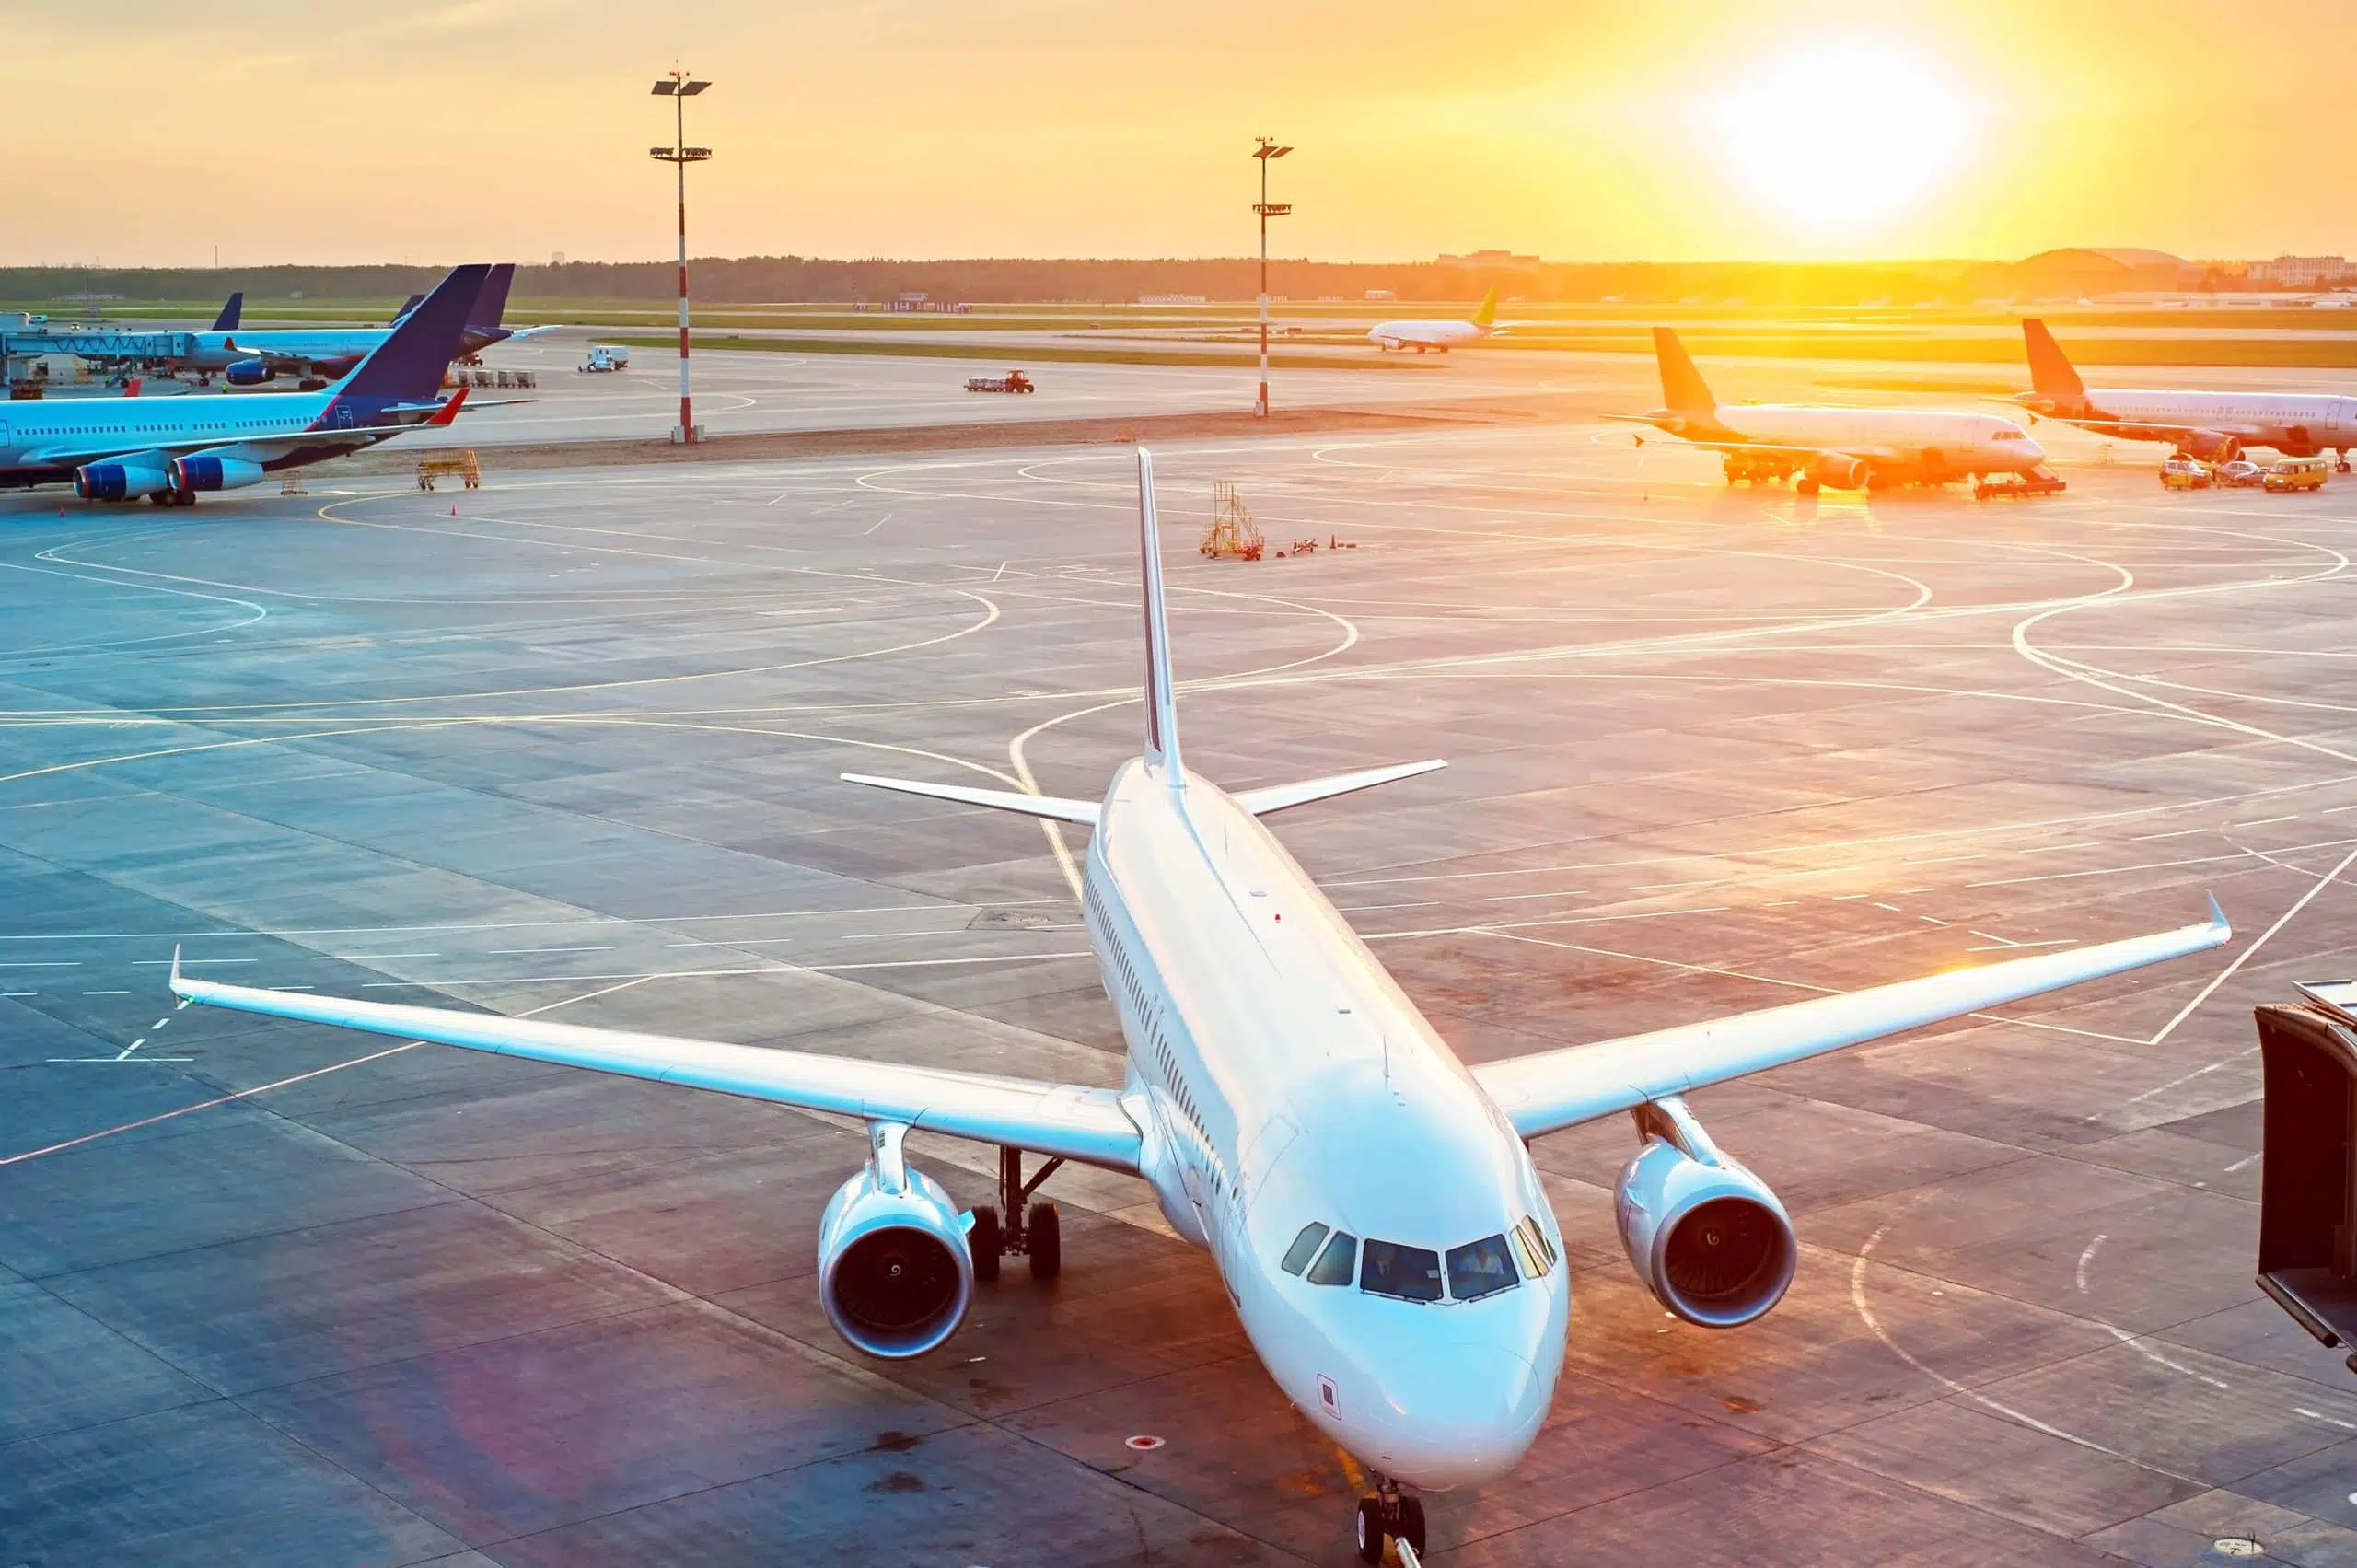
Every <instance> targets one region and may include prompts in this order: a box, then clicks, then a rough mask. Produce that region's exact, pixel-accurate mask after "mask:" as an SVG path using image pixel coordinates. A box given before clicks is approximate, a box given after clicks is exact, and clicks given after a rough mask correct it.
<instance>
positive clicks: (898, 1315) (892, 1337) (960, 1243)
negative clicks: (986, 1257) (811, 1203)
mask: <svg viewBox="0 0 2357 1568" xmlns="http://www.w3.org/2000/svg"><path fill="white" fill-rule="evenodd" d="M907 1132H908V1129H907V1128H905V1127H902V1126H900V1125H899V1124H898V1123H893V1122H878V1123H877V1124H876V1125H875V1126H874V1127H872V1128H870V1129H869V1132H868V1162H867V1166H866V1168H865V1169H864V1170H861V1171H860V1172H859V1173H858V1174H856V1175H854V1176H853V1178H852V1179H850V1180H848V1181H846V1182H844V1183H843V1184H842V1186H841V1187H840V1188H838V1189H836V1191H835V1195H834V1197H833V1198H831V1199H830V1200H829V1201H828V1203H827V1212H826V1214H825V1215H824V1216H822V1217H821V1218H820V1220H819V1304H820V1305H821V1306H823V1307H825V1308H826V1309H827V1320H828V1321H829V1322H830V1323H832V1324H833V1325H834V1326H835V1332H837V1333H838V1334H841V1335H842V1337H843V1339H844V1340H845V1341H846V1342H848V1343H850V1344H851V1346H852V1347H853V1349H855V1350H863V1351H865V1352H866V1353H868V1354H870V1355H875V1356H883V1357H887V1358H888V1359H891V1360H895V1361H900V1360H906V1359H907V1358H908V1357H910V1356H916V1355H923V1354H924V1353H926V1352H927V1351H929V1350H933V1349H935V1348H936V1347H937V1346H939V1345H940V1344H941V1342H943V1341H944V1340H946V1339H947V1338H948V1337H949V1336H950V1335H952V1334H954V1333H956V1332H957V1331H958V1324H959V1323H960V1322H962V1321H964V1319H965V1317H966V1307H967V1306H968V1304H969V1303H970V1302H971V1301H972V1300H973V1296H974V1259H973V1254H972V1252H971V1251H970V1249H969V1248H968V1247H967V1243H966V1226H967V1219H966V1216H965V1215H964V1214H962V1213H960V1212H959V1210H958V1206H957V1205H956V1204H955V1203H953V1202H950V1201H949V1194H948V1193H946V1192H945V1191H942V1190H941V1184H940V1183H939V1182H937V1181H935V1180H934V1179H932V1178H931V1177H929V1176H926V1175H925V1174H923V1172H922V1171H918V1170H915V1169H912V1168H911V1167H910V1166H909V1164H908V1162H907V1160H906V1159H905V1158H903V1157H902V1155H901V1152H900V1140H901V1139H902V1138H903V1137H904V1136H905V1135H906V1134H907Z"/></svg>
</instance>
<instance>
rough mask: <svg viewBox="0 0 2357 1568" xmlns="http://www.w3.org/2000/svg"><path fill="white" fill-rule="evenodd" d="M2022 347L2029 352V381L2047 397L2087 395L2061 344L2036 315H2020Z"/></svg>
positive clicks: (2073, 398)
mask: <svg viewBox="0 0 2357 1568" xmlns="http://www.w3.org/2000/svg"><path fill="white" fill-rule="evenodd" d="M2022 347H2023V349H2024V350H2025V351H2026V352H2027V354H2029V384H2030V385H2031V386H2032V387H2034V388H2036V389H2038V391H2040V392H2043V393H2044V394H2045V395H2046V396H2048V397H2049V398H2055V399H2059V400H2061V401H2066V402H2076V401H2078V400H2080V399H2081V398H2084V397H2085V396H2086V395H2087V387H2086V383H2085V382H2084V381H2082V380H2080V379H2079V373H2078V372H2077V371H2075V370H2073V369H2072V368H2071V361H2070V358H2069V356H2068V355H2066V354H2063V352H2062V345H2061V343H2056V342H2055V341H2054V334H2053V333H2052V332H2049V331H2047V330H2046V323H2045V322H2043V321H2041V320H2039V319H2038V318H2037V317H2035V316H2026V317H2024V318H2023V319H2022Z"/></svg>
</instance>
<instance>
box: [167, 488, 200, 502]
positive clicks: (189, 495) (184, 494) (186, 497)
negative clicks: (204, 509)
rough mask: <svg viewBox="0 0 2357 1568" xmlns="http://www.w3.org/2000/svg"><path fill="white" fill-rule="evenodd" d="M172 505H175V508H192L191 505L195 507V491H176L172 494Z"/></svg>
mask: <svg viewBox="0 0 2357 1568" xmlns="http://www.w3.org/2000/svg"><path fill="white" fill-rule="evenodd" d="M172 505H175V506H193V505H196V492H195V491H193V490H176V491H174V492H173V493H172Z"/></svg>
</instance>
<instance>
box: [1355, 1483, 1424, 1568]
mask: <svg viewBox="0 0 2357 1568" xmlns="http://www.w3.org/2000/svg"><path fill="white" fill-rule="evenodd" d="M1358 1532H1359V1533H1358V1546H1359V1561H1360V1562H1382V1561H1383V1545H1384V1542H1385V1541H1387V1540H1391V1541H1396V1542H1398V1543H1399V1560H1400V1562H1403V1563H1405V1564H1407V1565H1408V1568H1418V1565H1420V1564H1421V1563H1422V1562H1423V1560H1424V1504H1423V1500H1422V1498H1419V1497H1403V1496H1401V1495H1400V1494H1399V1482H1398V1481H1387V1480H1385V1479H1384V1478H1382V1477H1379V1476H1378V1477H1377V1478H1376V1492H1375V1495H1374V1496H1372V1497H1362V1498H1360V1499H1359V1519H1358Z"/></svg>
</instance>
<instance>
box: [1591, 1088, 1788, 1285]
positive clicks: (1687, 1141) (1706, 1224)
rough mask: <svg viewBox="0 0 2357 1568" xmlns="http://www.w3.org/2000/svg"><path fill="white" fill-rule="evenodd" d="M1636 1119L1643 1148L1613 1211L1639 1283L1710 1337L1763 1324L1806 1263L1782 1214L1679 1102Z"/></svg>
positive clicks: (1656, 1104) (1663, 1103)
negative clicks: (1799, 1266) (1795, 1272)
mask: <svg viewBox="0 0 2357 1568" xmlns="http://www.w3.org/2000/svg"><path fill="white" fill-rule="evenodd" d="M1635 1114H1636V1117H1637V1124H1638V1127H1639V1128H1640V1130H1641V1131H1642V1132H1643V1134H1644V1139H1645V1144H1644V1147H1643V1148H1642V1149H1639V1150H1638V1151H1637V1153H1636V1155H1635V1156H1633V1157H1632V1158H1631V1160H1630V1161H1629V1163H1628V1165H1627V1166H1625V1167H1622V1169H1621V1172H1620V1187H1619V1189H1618V1191H1617V1192H1616V1193H1615V1202H1614V1204H1613V1207H1614V1210H1615V1212H1616V1214H1617V1215H1618V1217H1619V1219H1620V1245H1621V1246H1623V1247H1625V1248H1627V1249H1628V1251H1629V1262H1630V1264H1631V1267H1633V1268H1634V1269H1635V1270H1636V1271H1637V1277H1638V1278H1639V1279H1641V1280H1643V1282H1644V1283H1645V1288H1646V1289H1647V1290H1649V1291H1651V1292H1653V1294H1654V1299H1655V1300H1656V1301H1658V1302H1660V1303H1661V1304H1662V1305H1663V1306H1664V1307H1668V1308H1669V1309H1670V1310H1671V1311H1672V1312H1675V1313H1677V1314H1678V1316H1679V1317H1680V1318H1685V1319H1686V1320H1687V1321H1688V1322H1689V1323H1694V1324H1698V1325H1700V1326H1701V1327H1702V1328H1705V1329H1736V1328H1741V1327H1742V1326H1743V1325H1744V1324H1746V1323H1752V1322H1757V1321H1758V1320H1759V1319H1760V1318H1764V1317H1766V1316H1767V1315H1768V1312H1769V1310H1770V1309H1771V1307H1774V1306H1775V1305H1776V1303H1778V1302H1779V1301H1782V1299H1783V1298H1784V1291H1785V1289H1786V1287H1788V1286H1789V1285H1791V1283H1793V1270H1794V1267H1795V1266H1797V1264H1798V1263H1799V1261H1800V1243H1799V1242H1798V1240H1797V1239H1796V1238H1795V1237H1794V1235H1793V1222H1792V1219H1791V1216H1789V1215H1787V1214H1785V1213H1784V1205H1783V1204H1782V1203H1781V1202H1777V1200H1776V1194H1775V1193H1773V1192H1771V1191H1769V1189H1768V1184H1767V1183H1766V1182H1764V1181H1762V1180H1760V1179H1759V1178H1758V1177H1756V1176H1754V1175H1752V1174H1751V1172H1750V1171H1748V1170H1747V1169H1745V1168H1744V1167H1743V1166H1742V1164H1741V1163H1739V1162H1738V1161H1736V1160H1733V1159H1730V1158H1728V1157H1727V1156H1724V1155H1723V1154H1721V1153H1720V1152H1719V1150H1718V1146H1717V1145H1716V1144H1713V1143H1712V1142H1711V1137H1710V1134H1709V1133H1707V1132H1703V1131H1702V1127H1701V1123H1700V1122H1698V1121H1695V1120H1694V1116H1693V1113H1692V1112H1691V1111H1689V1110H1688V1109H1686V1106H1685V1103H1684V1102H1683V1101H1681V1100H1678V1099H1677V1098H1665V1099H1659V1100H1655V1101H1653V1102H1651V1103H1650V1104H1647V1105H1643V1106H1640V1107H1638V1108H1637V1110H1636V1113H1635Z"/></svg>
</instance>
